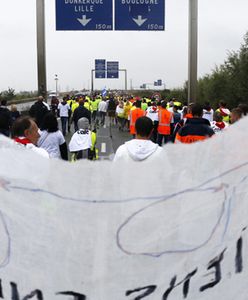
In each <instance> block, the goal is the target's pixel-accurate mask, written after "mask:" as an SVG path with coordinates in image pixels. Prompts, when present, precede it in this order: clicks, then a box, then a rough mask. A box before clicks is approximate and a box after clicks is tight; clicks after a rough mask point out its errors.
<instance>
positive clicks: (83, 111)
mask: <svg viewBox="0 0 248 300" xmlns="http://www.w3.org/2000/svg"><path fill="white" fill-rule="evenodd" d="M81 118H87V119H88V120H89V123H91V113H90V111H89V110H88V109H87V108H86V107H84V106H83V105H79V106H78V107H77V108H76V109H75V110H74V113H73V116H72V120H73V121H74V126H75V130H77V129H78V126H77V122H78V120H79V119H81Z"/></svg>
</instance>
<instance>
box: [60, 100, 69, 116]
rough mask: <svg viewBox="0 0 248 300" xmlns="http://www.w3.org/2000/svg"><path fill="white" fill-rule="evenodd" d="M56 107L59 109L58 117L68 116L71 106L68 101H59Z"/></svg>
mask: <svg viewBox="0 0 248 300" xmlns="http://www.w3.org/2000/svg"><path fill="white" fill-rule="evenodd" d="M58 109H59V115H60V117H68V116H69V110H70V109H71V108H70V105H69V104H68V103H66V104H62V103H59V105H58Z"/></svg>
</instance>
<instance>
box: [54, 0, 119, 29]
mask: <svg viewBox="0 0 248 300" xmlns="http://www.w3.org/2000/svg"><path fill="white" fill-rule="evenodd" d="M56 30H113V9H112V0H87V1H85V0H56Z"/></svg>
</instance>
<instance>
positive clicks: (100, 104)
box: [98, 101, 108, 112]
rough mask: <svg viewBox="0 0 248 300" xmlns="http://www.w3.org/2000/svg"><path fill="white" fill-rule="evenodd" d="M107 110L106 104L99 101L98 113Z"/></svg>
mask: <svg viewBox="0 0 248 300" xmlns="http://www.w3.org/2000/svg"><path fill="white" fill-rule="evenodd" d="M107 108H108V103H107V102H106V101H101V102H100V103H99V105H98V110H99V111H103V112H107Z"/></svg>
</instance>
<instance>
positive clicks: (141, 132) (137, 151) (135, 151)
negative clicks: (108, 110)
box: [114, 116, 163, 162]
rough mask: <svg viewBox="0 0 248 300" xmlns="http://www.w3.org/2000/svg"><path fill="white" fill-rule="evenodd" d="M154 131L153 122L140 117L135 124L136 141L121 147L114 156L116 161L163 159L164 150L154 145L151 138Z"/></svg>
mask: <svg viewBox="0 0 248 300" xmlns="http://www.w3.org/2000/svg"><path fill="white" fill-rule="evenodd" d="M152 131H153V123H152V120H151V119H150V118H148V117H146V116H143V117H140V118H138V119H137V120H136V122H135V132H136V137H135V139H133V140H131V141H128V142H126V143H125V144H123V145H121V146H120V147H119V148H118V149H117V151H116V153H115V156H114V162H116V161H125V162H130V161H136V162H141V161H151V160H154V159H156V158H159V159H160V158H161V159H162V154H163V148H162V147H160V146H159V145H158V144H155V143H153V142H152V141H151V140H150V138H151V135H152Z"/></svg>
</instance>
